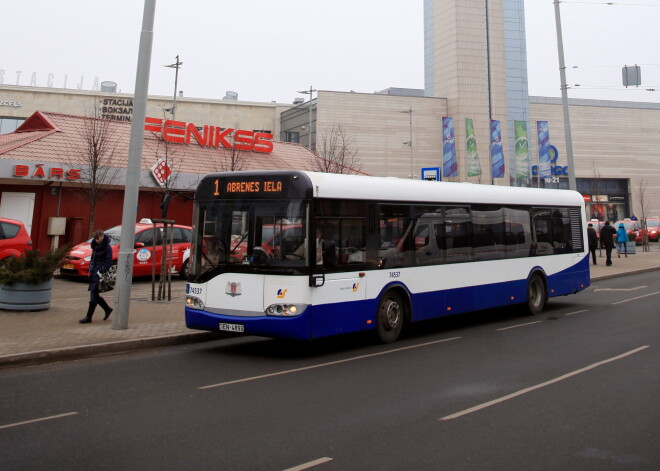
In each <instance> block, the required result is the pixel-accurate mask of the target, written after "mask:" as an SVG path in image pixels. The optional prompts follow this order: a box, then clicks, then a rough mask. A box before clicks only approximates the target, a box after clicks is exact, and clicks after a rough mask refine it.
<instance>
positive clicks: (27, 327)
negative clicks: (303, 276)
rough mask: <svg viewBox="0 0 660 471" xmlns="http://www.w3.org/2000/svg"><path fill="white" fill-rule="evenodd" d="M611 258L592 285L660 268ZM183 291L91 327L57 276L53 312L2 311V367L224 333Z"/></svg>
mask: <svg viewBox="0 0 660 471" xmlns="http://www.w3.org/2000/svg"><path fill="white" fill-rule="evenodd" d="M597 253H598V252H597ZM612 260H613V265H612V266H609V267H608V266H605V251H604V250H603V251H602V253H600V254H599V257H598V260H597V261H598V264H597V265H591V280H592V282H593V281H597V280H603V279H607V278H611V277H615V276H621V275H625V274H630V273H639V272H645V271H653V270H660V248H659V247H658V245H657V244H652V245H651V249H650V252H642V251H641V246H638V247H637V253H636V254H634V255H629V256H628V257H623V256H621V258H617V256H616V251H614V253H613V258H612ZM590 262H591V260H590ZM185 287H186V282H185V281H182V280H172V291H171V300H170V301H167V300H165V301H152V286H151V280H148V281H143V280H137V281H134V282H133V284H132V287H131V302H130V311H129V315H128V328H127V329H124V330H115V329H113V328H112V316H111V317H110V319H108V320H107V321H104V320H103V311H102V310H101V308H100V307H99V308H97V310H96V312H95V314H94V317H93V319H92V323H91V324H79V323H78V320H79V319H81V318H82V317H84V315H85V313H86V310H87V305H88V301H89V292H88V291H87V283H86V282H84V281H78V280H69V279H63V278H60V277H56V278H55V279H54V280H53V298H52V301H51V305H50V308H49V309H47V310H43V311H27V312H18V311H3V310H0V368H6V367H11V366H23V365H30V364H40V363H49V362H55V361H63V360H72V359H79V358H87V357H91V356H99V355H108V354H113V353H119V352H127V351H131V350H137V349H141V348H153V347H160V346H167V345H176V344H182V343H190V342H202V341H206V340H213V339H218V338H222V336H223V334H220V333H215V332H199V331H192V330H190V329H188V328H186V325H185V320H184V300H185ZM156 290H157V287H156ZM156 292H157V291H156ZM103 296H104V298H105V299H106V300H107V301H108V302H109V304H110V305H113V304H114V296H115V292H114V291H112V292H109V293H105V294H103ZM114 314H115V313H113V314H112V315H114Z"/></svg>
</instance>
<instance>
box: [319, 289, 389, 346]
mask: <svg viewBox="0 0 660 471" xmlns="http://www.w3.org/2000/svg"><path fill="white" fill-rule="evenodd" d="M376 307H377V302H376V300H374V299H370V300H365V301H353V302H343V303H334V304H317V305H314V306H312V307H311V309H312V317H313V320H312V329H313V330H312V337H313V338H319V337H327V336H330V335H337V334H347V333H350V332H359V331H362V330H370V329H373V328H374V327H375V323H374V320H375V318H376ZM370 321H371V322H370Z"/></svg>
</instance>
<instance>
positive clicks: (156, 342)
mask: <svg viewBox="0 0 660 471" xmlns="http://www.w3.org/2000/svg"><path fill="white" fill-rule="evenodd" d="M221 338H225V336H223V335H222V334H220V333H219V332H196V333H190V334H176V335H166V336H163V337H150V338H143V339H132V340H120V341H117V342H109V343H97V344H93V345H83V346H79V347H66V348H57V349H52V350H39V351H36V352H26V353H18V354H16V355H5V356H0V369H4V368H12V367H17V366H32V365H43V364H47V363H54V362H58V361H69V360H80V359H84V358H92V357H98V356H104V355H113V354H116V353H127V352H132V351H135V350H142V349H146V348H157V347H167V346H172V345H181V344H188V343H197V342H208V341H210V340H218V339H221Z"/></svg>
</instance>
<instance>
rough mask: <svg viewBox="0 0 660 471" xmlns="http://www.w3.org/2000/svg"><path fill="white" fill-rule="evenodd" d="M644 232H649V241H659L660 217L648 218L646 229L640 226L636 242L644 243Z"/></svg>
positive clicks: (636, 234)
mask: <svg viewBox="0 0 660 471" xmlns="http://www.w3.org/2000/svg"><path fill="white" fill-rule="evenodd" d="M640 226H641V224H640ZM644 232H646V233H647V234H648V238H649V242H657V240H658V239H659V238H660V218H648V219H647V220H646V229H642V228H641V227H640V228H639V229H638V230H637V231H636V233H635V242H636V243H638V244H641V243H642V237H643V235H644Z"/></svg>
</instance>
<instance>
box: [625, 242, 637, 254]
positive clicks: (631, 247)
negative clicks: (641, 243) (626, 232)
mask: <svg viewBox="0 0 660 471" xmlns="http://www.w3.org/2000/svg"><path fill="white" fill-rule="evenodd" d="M626 250H627V251H628V255H634V254H636V253H637V244H636V243H635V242H634V241H633V242H626Z"/></svg>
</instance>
